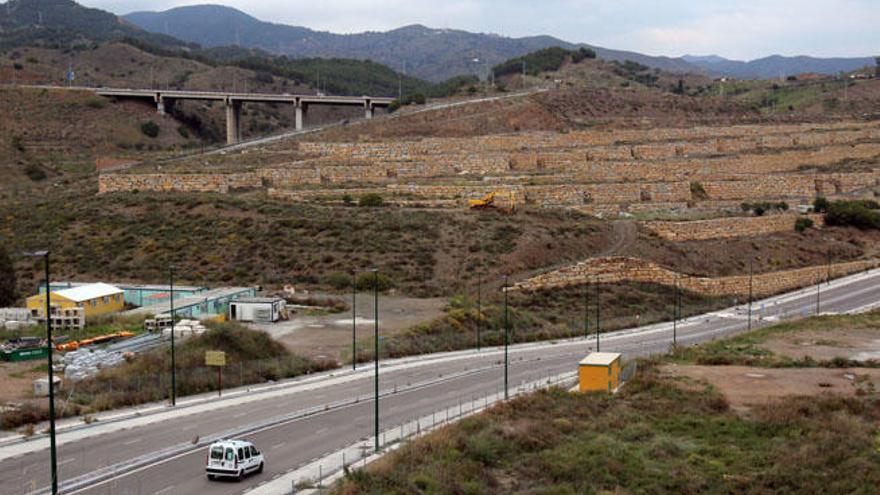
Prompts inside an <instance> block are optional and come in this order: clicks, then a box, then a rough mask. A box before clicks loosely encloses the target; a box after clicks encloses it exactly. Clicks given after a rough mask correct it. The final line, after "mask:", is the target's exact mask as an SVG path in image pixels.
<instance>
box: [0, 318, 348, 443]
mask: <svg viewBox="0 0 880 495" xmlns="http://www.w3.org/2000/svg"><path fill="white" fill-rule="evenodd" d="M207 326H208V327H209V331H208V332H205V333H204V334H202V335H200V336H197V337H192V338H189V339H185V340H184V339H181V340H180V341H179V343H178V344H177V346H176V349H175V354H176V356H175V360H176V364H177V395H178V397H184V396H188V395H195V394H200V393H205V392H211V391H216V390H217V388H218V377H217V368H213V367H208V366H205V351H223V352H225V353H226V363H227V364H226V366H225V367H224V368H223V387H224V388H232V387H240V386H243V385H250V384H257V383H266V382H271V381H277V380H282V379H285V378H292V377H296V376H300V375H304V374H308V373H313V372H317V371H323V370H326V369H330V368H332V367H335V366H336V363H332V362H318V361H314V360H311V359H307V358H304V357H301V356H297V355H294V354H292V353H290V352H289V351H288V350H287V349H286V348H285V347H284V345H282V344H281V343H279V342H277V341H275V340H273V339H272V338H271V337H270V336H269V335H268V334H267V333H265V332H261V331H256V330H250V329H247V328H245V327H244V326H242V325H240V324H237V323H210V322H208V323H207ZM170 394H171V350H170V347H167V346H164V347H162V348H159V349H155V350H152V351H147V352H144V353H142V354H138V355H137V356H134V357H133V358H131V360H130V361H129V362H128V363H124V364H122V365H120V366H116V367H113V368H107V369H103V370H101V371H100V372H98V374H97V375H95V376H93V377H90V378H86V379H84V380H82V381H79V382H75V383H68V388H67V389H66V390H64V391H63V392H62V393H61V395H59V397H58V404H57V407H56V410H57V415H58V417H59V418H60V417H68V416H76V415H85V416H84V417H88V416H87V415H89V414H92V413H96V412H101V411H106V410H110V409H117V408H122V407H127V406H135V405H139V404H144V403H148V402H157V401H163V400H167V399H168V398H169V397H170ZM47 419H48V402H46V401H30V402H28V403H26V404H24V405H22V407H21V408H18V409H15V410H10V411H6V412H4V413H3V414H2V415H0V425H2V426H3V428H5V429H14V428H18V427H21V426H24V425H27V424H34V423H38V422H40V421H44V420H47Z"/></svg>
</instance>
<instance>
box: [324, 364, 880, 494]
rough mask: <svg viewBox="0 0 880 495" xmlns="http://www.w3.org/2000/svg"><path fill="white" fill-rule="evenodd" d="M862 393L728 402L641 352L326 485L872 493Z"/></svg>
mask: <svg viewBox="0 0 880 495" xmlns="http://www.w3.org/2000/svg"><path fill="white" fill-rule="evenodd" d="M874 400H875V399H874V398H873V397H871V398H851V399H847V398H839V397H833V396H823V397H809V398H805V397H791V398H786V399H782V400H780V401H778V402H775V403H773V404H772V405H768V406H766V407H761V408H757V409H755V410H753V411H752V413H751V415H750V416H749V417H745V416H742V415H739V414H737V413H736V412H734V411H733V410H732V409H731V408H730V407H729V405H728V403H727V401H726V400H725V398H724V397H723V396H722V395H720V394H719V393H718V391H716V390H715V389H714V388H713V387H711V386H709V385H707V384H705V383H698V382H688V383H682V382H678V381H676V380H674V379H672V378H668V377H665V376H663V375H662V374H661V373H660V372H659V370H658V368H657V367H656V363H653V362H644V363H642V366H640V368H639V373H638V374H637V375H636V377H635V378H634V379H633V380H631V381H630V382H628V383H627V384H626V386H624V387H623V388H622V389H621V392H620V393H618V394H617V395H614V396H609V395H606V394H573V393H568V392H565V391H563V390H560V389H552V390H549V391H543V392H538V393H535V394H531V395H528V396H523V397H519V398H516V399H514V400H512V401H510V402H508V403H504V404H501V405H498V406H496V407H494V408H492V409H490V410H489V411H488V412H486V413H483V414H479V415H477V416H474V417H471V418H467V419H464V420H462V421H461V422H459V423H457V424H455V425H452V426H447V427H445V428H442V429H440V430H438V431H436V432H433V433H431V434H429V435H427V436H426V437H424V438H421V439H418V440H415V441H412V442H408V443H406V444H404V445H403V446H402V447H401V448H400V449H399V450H397V451H396V452H394V453H392V454H389V455H388V456H387V457H386V458H384V459H382V460H380V461H378V462H377V463H376V464H375V465H373V466H370V467H368V468H367V469H365V470H357V471H351V472H349V473H348V474H347V476H346V478H345V479H344V480H343V481H342V482H340V484H339V485H338V486H337V487H335V488H334V490H333V492H332V493H334V494H335V495H356V494H369V493H382V494H387V495H397V494H401V495H402V494H412V493H432V494H440V493H462V494H489V493H534V494H559V495H569V494H571V495H574V494H576V493H577V494H581V493H586V494H599V493H655V494H697V493H699V494H706V493H708V494H728V493H739V494H765V493H792V494H794V493H797V494H801V493H802V494H808V493H824V494H852V493H865V494H867V493H873V492H874V491H875V487H876V486H877V484H878V483H880V453H878V451H877V449H876V438H877V433H878V431H877V426H876V425H877V414H876V408H875V407H874V405H873V404H874Z"/></svg>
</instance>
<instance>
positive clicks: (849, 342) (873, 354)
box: [760, 328, 880, 361]
mask: <svg viewBox="0 0 880 495" xmlns="http://www.w3.org/2000/svg"><path fill="white" fill-rule="evenodd" d="M760 347H762V348H764V349H767V350H768V351H771V352H773V353H774V354H780V355H783V356H788V357H790V358H793V359H803V358H805V357H811V358H813V359H815V360H817V361H830V360H832V359H834V358H837V357H840V358H846V359H852V360H856V361H865V360H868V359H878V358H880V329H877V328H855V329H849V328H848V329H833V328H829V329H827V330H810V331H805V332H797V333H796V334H791V335H781V336H779V337H776V338H773V339H770V340H768V341H767V342H765V343H763V344H762V345H761V346H760Z"/></svg>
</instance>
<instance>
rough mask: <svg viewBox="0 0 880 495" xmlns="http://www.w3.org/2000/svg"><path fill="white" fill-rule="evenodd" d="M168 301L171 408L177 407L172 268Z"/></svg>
mask: <svg viewBox="0 0 880 495" xmlns="http://www.w3.org/2000/svg"><path fill="white" fill-rule="evenodd" d="M168 286H169V287H168V288H169V289H170V291H169V292H170V294H169V300H170V301H171V406H172V407H174V406H176V405H177V361H176V360H175V354H174V267H173V266H171V267H168Z"/></svg>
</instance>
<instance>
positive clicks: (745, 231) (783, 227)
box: [642, 214, 825, 242]
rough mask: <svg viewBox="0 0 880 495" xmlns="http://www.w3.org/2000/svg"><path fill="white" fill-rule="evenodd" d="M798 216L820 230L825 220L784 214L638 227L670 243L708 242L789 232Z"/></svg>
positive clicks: (644, 224) (646, 223)
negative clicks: (806, 219) (808, 220)
mask: <svg viewBox="0 0 880 495" xmlns="http://www.w3.org/2000/svg"><path fill="white" fill-rule="evenodd" d="M801 217H805V218H809V219H810V220H812V221H813V225H814V226H816V227H821V226H823V225H824V224H825V217H824V216H822V215H793V214H792V215H788V214H786V215H767V216H763V217H731V218H715V219H711V220H695V221H690V222H644V223H643V224H642V225H643V226H644V227H645V229H647V230H648V231H649V232H651V233H653V234H655V235H658V236H660V237H662V238H664V239H667V240H670V241H675V242H682V241H704V240H708V239H728V238H731V237H749V236H758V235H766V234H774V233H777V232H793V231H794V225H795V222H796V221H797V219H798V218H801Z"/></svg>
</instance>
